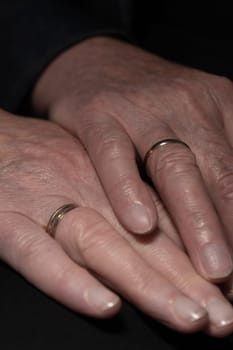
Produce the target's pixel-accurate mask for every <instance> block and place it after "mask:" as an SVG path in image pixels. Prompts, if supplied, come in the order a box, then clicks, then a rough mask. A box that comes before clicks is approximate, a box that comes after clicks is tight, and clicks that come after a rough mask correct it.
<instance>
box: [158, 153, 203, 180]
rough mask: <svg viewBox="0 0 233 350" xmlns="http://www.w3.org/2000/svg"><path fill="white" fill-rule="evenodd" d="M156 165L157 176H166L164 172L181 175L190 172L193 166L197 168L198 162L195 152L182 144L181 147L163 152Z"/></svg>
mask: <svg viewBox="0 0 233 350" xmlns="http://www.w3.org/2000/svg"><path fill="white" fill-rule="evenodd" d="M156 167H157V169H156V173H157V176H164V174H172V176H176V175H178V176H180V175H186V174H187V173H188V174H189V173H190V171H192V170H193V168H196V163H195V158H194V155H193V153H192V152H191V151H190V150H188V149H185V148H184V147H183V146H182V148H181V147H180V148H179V149H173V150H169V151H164V152H161V154H160V156H159V157H158V159H157V162H156Z"/></svg>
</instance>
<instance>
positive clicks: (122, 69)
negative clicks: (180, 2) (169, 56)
mask: <svg viewBox="0 0 233 350" xmlns="http://www.w3.org/2000/svg"><path fill="white" fill-rule="evenodd" d="M32 100H33V104H34V108H35V109H37V111H39V112H41V113H47V114H49V116H50V118H51V119H52V120H54V121H56V122H57V123H59V124H61V125H62V126H63V127H65V128H66V129H68V130H69V131H71V132H72V133H73V134H74V135H77V136H78V137H79V138H80V139H81V141H82V143H83V145H84V146H85V148H86V149H87V151H88V153H89V155H90V157H91V159H92V161H93V164H94V165H95V168H96V169H97V172H98V175H99V176H100V179H101V181H102V184H103V186H104V188H105V191H106V193H107V195H108V197H109V199H110V201H111V204H112V207H113V208H114V211H115V213H116V214H117V216H118V218H119V219H120V221H121V222H122V223H123V224H124V226H125V227H126V228H127V229H128V230H130V231H132V232H136V233H144V232H150V231H152V230H153V228H154V227H155V226H156V220H157V218H156V208H155V206H154V204H153V201H152V200H151V196H150V194H149V193H148V191H147V189H146V187H145V186H144V184H143V182H142V180H141V178H140V176H139V171H138V167H137V162H136V154H137V153H138V154H139V156H140V157H141V159H142V160H143V158H144V156H145V154H146V152H147V150H148V149H149V148H150V147H151V146H152V145H153V144H154V143H156V142H157V141H160V140H162V139H167V138H178V139H180V140H182V141H184V142H185V143H187V144H188V145H189V147H190V149H191V150H189V149H187V148H186V147H183V146H182V145H180V144H173V145H168V146H166V147H162V148H160V149H158V150H156V151H155V152H154V153H153V154H152V156H151V157H150V158H149V160H148V163H147V165H148V166H147V172H148V174H149V175H150V177H151V179H152V180H153V182H154V185H155V187H156V189H157V191H158V192H159V195H160V197H161V198H162V201H163V203H164V205H165V206H166V208H167V210H168V212H169V214H170V216H171V217H172V219H173V220H174V223H175V225H176V226H177V228H178V230H179V234H180V235H181V237H182V240H183V242H184V244H185V246H186V248H187V250H188V252H189V255H190V256H191V259H192V262H193V264H194V266H195V267H196V269H197V270H198V271H199V272H200V273H201V274H202V275H203V276H204V277H205V278H207V279H209V280H211V281H216V282H219V281H222V280H224V279H226V278H228V277H229V276H230V274H231V272H232V268H233V264H232V257H231V255H232V248H231V247H232V245H233V235H232V227H233V216H232V211H233V204H232V198H233V153H232V143H233V137H232V131H233V118H232V112H233V88H232V83H231V82H230V81H228V80H227V79H225V78H221V77H217V76H214V75H211V74H207V73H204V72H200V71H197V70H194V69H191V68H186V67H182V66H179V65H176V64H174V63H170V62H167V61H165V60H163V59H161V58H159V57H156V56H155V55H151V54H149V53H146V52H144V51H142V50H140V49H137V48H136V47H133V46H130V45H128V44H126V43H122V42H119V41H116V40H113V39H107V38H96V39H90V40H87V41H85V42H83V43H81V44H79V45H77V46H76V47H73V48H71V49H70V50H67V52H65V53H64V54H63V55H61V56H60V57H58V59H57V60H55V61H54V62H53V63H52V64H51V65H50V66H49V67H48V69H47V70H46V71H45V73H44V74H43V75H42V77H41V79H40V80H39V82H38V83H37V85H36V87H35V90H34V94H33V99H32ZM228 241H229V243H230V245H229V244H228Z"/></svg>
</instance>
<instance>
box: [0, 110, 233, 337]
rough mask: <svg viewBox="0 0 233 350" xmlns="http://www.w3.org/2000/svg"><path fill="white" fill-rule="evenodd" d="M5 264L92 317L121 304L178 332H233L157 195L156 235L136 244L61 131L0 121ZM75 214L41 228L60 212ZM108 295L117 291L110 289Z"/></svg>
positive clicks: (232, 319)
mask: <svg viewBox="0 0 233 350" xmlns="http://www.w3.org/2000/svg"><path fill="white" fill-rule="evenodd" d="M0 129H1V133H0V142H1V161H0V167H1V171H0V188H1V196H0V208H1V211H0V217H1V229H0V257H1V259H3V260H4V261H5V262H7V263H8V264H10V265H11V266H12V267H13V268H15V269H16V270H17V271H18V272H19V273H21V274H22V275H23V276H24V277H25V278H26V279H27V280H29V281H30V282H31V283H33V284H34V285H35V286H37V287H38V288H39V289H41V290H42V291H44V292H45V293H47V294H48V295H50V296H51V297H53V298H55V299H56V300H58V301H60V302H61V303H63V304H65V305H66V306H67V307H70V308H72V309H73V310H75V311H77V312H81V313H84V314H87V315H90V316H93V317H109V316H112V315H114V314H115V313H116V312H117V311H118V310H119V308H120V305H121V301H120V296H121V295H122V296H123V297H124V298H126V299H128V300H129V301H130V302H131V303H133V304H134V305H135V306H136V307H138V308H139V309H141V310H142V311H144V312H145V313H147V314H148V315H150V316H151V317H153V318H155V319H157V320H159V321H160V322H162V323H164V324H166V325H168V326H169V327H172V328H174V329H176V330H179V331H182V332H193V331H197V330H200V329H203V330H206V331H207V332H208V333H209V334H212V335H214V336H224V335H226V334H229V333H231V332H232V330H233V309H232V307H231V305H230V303H228V302H227V300H226V299H225V297H224V296H223V295H222V293H221V292H220V291H219V289H218V288H217V287H216V286H214V285H212V284H211V283H209V282H207V281H206V280H204V279H203V278H202V277H200V276H199V275H198V274H197V272H196V271H195V270H194V269H193V267H192V265H191V263H190V261H189V258H188V257H187V255H186V254H185V253H184V251H183V248H182V244H181V242H180V241H179V237H178V233H177V232H176V230H175V228H174V226H173V224H172V223H171V221H170V220H169V218H168V216H167V215H166V211H165V210H164V209H163V207H162V205H161V203H160V202H159V200H158V198H157V197H156V195H155V194H153V192H152V191H151V190H149V189H148V191H151V193H152V198H153V201H154V205H155V207H156V208H157V211H158V228H157V230H156V231H154V232H153V233H152V234H151V235H149V236H147V237H146V236H141V238H140V237H139V238H138V236H134V235H132V234H131V233H129V232H127V231H126V230H125V229H123V227H122V226H121V225H120V224H119V222H118V220H117V219H116V217H115V215H114V214H113V212H112V209H111V206H110V204H109V202H108V199H107V197H106V195H105V193H104V191H103V189H102V187H101V185H100V182H99V180H98V177H97V175H96V172H95V170H94V168H93V167H92V165H91V163H90V161H89V158H88V156H87V154H86V152H85V151H84V149H83V147H82V146H81V144H80V143H79V142H78V140H77V139H76V138H74V137H73V136H71V135H70V134H68V133H67V132H66V131H64V130H63V129H61V128H60V127H58V126H57V125H55V124H53V123H51V122H47V121H41V120H36V119H30V118H23V117H21V118H19V117H16V116H13V115H10V114H8V113H6V112H3V111H0ZM66 203H75V204H76V205H77V206H78V207H77V208H76V209H74V210H72V211H70V212H69V213H67V214H66V215H65V216H64V218H63V219H62V220H61V221H60V223H59V224H58V226H57V230H56V234H55V239H54V238H52V237H50V236H49V235H48V234H47V233H46V231H45V227H46V224H47V223H48V220H49V218H50V216H51V214H52V213H53V212H54V211H55V210H56V209H57V208H58V207H60V206H61V205H64V204H66ZM110 287H111V289H110Z"/></svg>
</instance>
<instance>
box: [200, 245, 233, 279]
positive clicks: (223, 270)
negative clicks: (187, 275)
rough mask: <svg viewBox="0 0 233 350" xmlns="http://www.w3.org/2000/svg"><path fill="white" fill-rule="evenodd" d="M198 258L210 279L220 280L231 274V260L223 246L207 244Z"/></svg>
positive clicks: (232, 266)
mask: <svg viewBox="0 0 233 350" xmlns="http://www.w3.org/2000/svg"><path fill="white" fill-rule="evenodd" d="M200 256H201V261H202V264H203V267H204V269H205V271H206V273H207V274H208V276H209V277H210V278H214V279H222V278H226V277H227V276H229V275H230V274H231V272H232V268H233V263H232V258H231V255H230V253H229V252H228V250H227V248H225V247H224V246H223V245H218V244H216V243H207V244H205V245H204V246H203V247H202V250H201V255H200Z"/></svg>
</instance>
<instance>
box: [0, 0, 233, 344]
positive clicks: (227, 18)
mask: <svg viewBox="0 0 233 350" xmlns="http://www.w3.org/2000/svg"><path fill="white" fill-rule="evenodd" d="M229 6H230V1H228V2H227V1H225V0H224V1H221V2H218V1H211V2H210V1H205V2H204V1H202V2H201V4H199V3H198V2H195V1H186V2H182V1H179V2H178V1H170V2H169V1H156V0H153V1H148V0H144V1H143V2H142V1H139V0H134V1H130V0H101V1H91V0H82V1H78V0H77V1H75V0H31V1H30V0H1V1H0V45H1V54H0V106H1V107H2V108H5V109H7V110H9V111H15V112H16V111H17V112H19V111H20V110H22V106H23V105H24V100H25V96H27V95H28V93H29V92H30V88H31V87H32V85H33V83H34V82H35V80H36V78H37V77H38V75H39V74H40V72H41V71H42V70H43V69H44V67H45V66H46V65H47V64H49V62H50V61H51V60H52V59H53V58H54V57H56V55H57V54H58V53H60V52H61V51H63V50H64V49H65V48H66V47H68V46H70V45H73V44H74V43H77V42H79V41H81V40H83V39H85V38H87V37H90V36H93V35H100V34H104V35H114V36H118V37H122V38H124V39H127V40H132V41H134V42H136V43H137V44H138V45H140V46H142V47H144V48H145V49H147V50H149V51H152V52H154V53H158V54H160V55H162V56H164V57H166V58H169V59H172V60H175V61H177V62H181V63H183V64H187V65H191V66H195V67H198V68H201V69H204V70H207V71H210V72H213V73H216V74H221V75H225V76H228V77H229V78H233V67H232V66H233V65H232V62H233V45H232V39H233V31H232V27H233V15H232V12H231V11H230V8H229ZM215 26H217V27H216V28H215ZM0 280H1V287H0V331H1V333H0V348H1V349H3V350H21V349H24V350H29V349H30V350H37V349H38V350H39V349H40V350H41V349H43V350H48V349H56V350H68V349H76V348H77V349H87V350H89V349H93V348H95V349H96V348H97V349H102V350H105V349H106V350H107V349H108V350H109V349H111V350H114V349H120V350H124V349H125V350H126V349H127V350H129V349H134V350H139V349H140V350H142V349H143V350H147V349H156V350H157V349H158V350H178V349H185V350H186V349H198V348H201V349H202V348H203V347H206V348H209V349H212V350H219V349H223V350H225V349H232V346H233V337H227V338H224V339H221V340H218V339H213V338H210V337H207V336H205V335H202V334H195V335H183V334H178V333H176V332H172V331H170V330H168V329H167V328H165V327H163V326H161V325H160V324H158V323H157V322H155V321H154V320H151V319H149V318H148V317H146V316H145V315H142V314H141V313H139V312H138V311H137V310H135V309H134V308H133V307H132V306H130V305H128V304H127V303H126V302H125V303H124V305H123V309H122V311H121V313H120V314H119V316H117V317H115V318H113V319H112V320H106V321H96V320H92V319H88V318H85V317H83V316H80V315H77V314H75V313H73V312H72V311H70V310H68V309H66V308H64V307H63V306H61V305H58V304H57V303H56V302H55V301H53V300H51V299H49V298H48V297H46V296H45V295H44V294H42V293H40V292H39V291H38V290H37V289H35V288H34V287H33V286H31V285H30V284H28V283H27V282H26V281H24V279H23V278H22V277H21V276H19V275H18V274H17V273H16V272H14V271H12V270H11V269H10V268H9V267H7V266H6V265H5V264H4V263H0ZM155 293H156V291H155Z"/></svg>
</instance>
